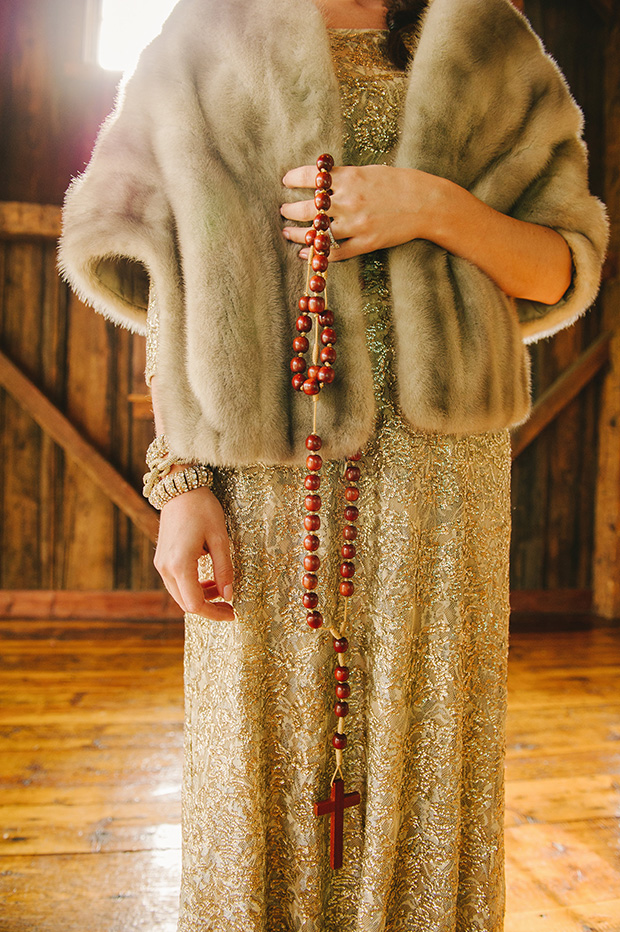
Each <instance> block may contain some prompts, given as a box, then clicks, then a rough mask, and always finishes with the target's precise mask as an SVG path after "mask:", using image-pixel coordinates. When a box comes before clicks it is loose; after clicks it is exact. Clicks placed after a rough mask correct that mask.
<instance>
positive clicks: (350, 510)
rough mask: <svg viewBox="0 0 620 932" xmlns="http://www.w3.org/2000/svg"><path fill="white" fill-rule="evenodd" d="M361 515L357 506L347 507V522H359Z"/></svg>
mask: <svg viewBox="0 0 620 932" xmlns="http://www.w3.org/2000/svg"><path fill="white" fill-rule="evenodd" d="M359 516H360V513H359V510H358V509H357V508H356V506H355V505H347V507H346V508H345V510H344V519H345V521H357V519H358V518H359Z"/></svg>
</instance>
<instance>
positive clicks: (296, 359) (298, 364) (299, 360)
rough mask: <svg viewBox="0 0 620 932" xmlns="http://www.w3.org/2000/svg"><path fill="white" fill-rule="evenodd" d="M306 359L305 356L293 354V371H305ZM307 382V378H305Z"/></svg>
mask: <svg viewBox="0 0 620 932" xmlns="http://www.w3.org/2000/svg"><path fill="white" fill-rule="evenodd" d="M305 371H306V360H305V359H304V358H303V356H293V358H292V359H291V372H305ZM303 381H304V382H305V379H304V380H303Z"/></svg>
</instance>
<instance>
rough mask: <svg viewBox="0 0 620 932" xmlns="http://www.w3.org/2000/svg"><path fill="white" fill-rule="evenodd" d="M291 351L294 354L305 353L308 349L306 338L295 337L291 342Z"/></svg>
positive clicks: (308, 344)
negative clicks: (292, 350)
mask: <svg viewBox="0 0 620 932" xmlns="http://www.w3.org/2000/svg"><path fill="white" fill-rule="evenodd" d="M293 349H294V350H295V352H296V353H307V352H308V350H309V349H310V343H309V341H308V337H295V339H294V340H293Z"/></svg>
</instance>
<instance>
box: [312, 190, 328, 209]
mask: <svg viewBox="0 0 620 932" xmlns="http://www.w3.org/2000/svg"><path fill="white" fill-rule="evenodd" d="M314 206H315V207H316V209H317V210H329V208H330V207H331V206H332V199H331V197H330V196H329V194H328V193H327V191H321V192H320V193H319V194H315V196H314Z"/></svg>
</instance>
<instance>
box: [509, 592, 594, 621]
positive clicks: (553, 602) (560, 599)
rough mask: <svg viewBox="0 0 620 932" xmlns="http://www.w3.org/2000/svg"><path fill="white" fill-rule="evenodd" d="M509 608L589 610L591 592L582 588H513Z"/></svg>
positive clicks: (590, 607)
mask: <svg viewBox="0 0 620 932" xmlns="http://www.w3.org/2000/svg"><path fill="white" fill-rule="evenodd" d="M510 608H511V609H512V611H513V612H536V613H544V612H557V613H561V614H564V615H571V614H579V613H582V612H589V611H591V609H592V593H591V592H590V591H589V590H584V589H514V590H513V591H512V592H511V593H510Z"/></svg>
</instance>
